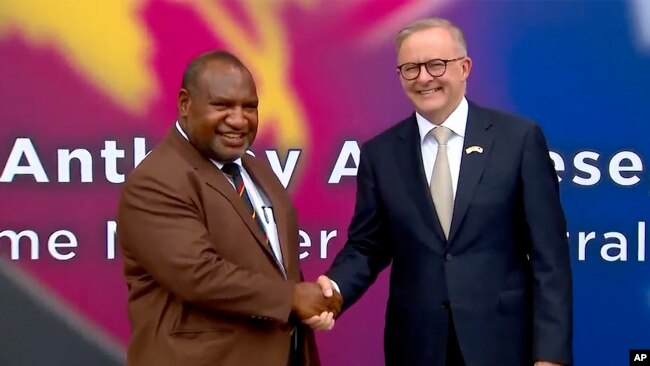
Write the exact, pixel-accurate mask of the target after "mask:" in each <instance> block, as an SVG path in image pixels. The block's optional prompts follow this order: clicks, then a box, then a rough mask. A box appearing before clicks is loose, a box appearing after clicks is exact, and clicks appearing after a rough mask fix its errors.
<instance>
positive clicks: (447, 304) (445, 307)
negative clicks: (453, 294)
mask: <svg viewBox="0 0 650 366" xmlns="http://www.w3.org/2000/svg"><path fill="white" fill-rule="evenodd" d="M440 305H441V306H442V308H443V309H445V310H449V308H450V306H449V301H447V300H445V301H443V302H441V303H440Z"/></svg>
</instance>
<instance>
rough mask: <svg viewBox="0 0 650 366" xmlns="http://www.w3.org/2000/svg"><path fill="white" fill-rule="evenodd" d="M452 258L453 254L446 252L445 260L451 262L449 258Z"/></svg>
mask: <svg viewBox="0 0 650 366" xmlns="http://www.w3.org/2000/svg"><path fill="white" fill-rule="evenodd" d="M452 258H453V256H452V255H451V254H449V253H447V255H446V256H445V260H446V261H447V262H451V259H452Z"/></svg>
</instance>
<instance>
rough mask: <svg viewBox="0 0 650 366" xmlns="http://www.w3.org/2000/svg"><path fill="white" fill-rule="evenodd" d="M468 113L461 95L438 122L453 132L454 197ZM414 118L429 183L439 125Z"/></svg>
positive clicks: (449, 151)
mask: <svg viewBox="0 0 650 366" xmlns="http://www.w3.org/2000/svg"><path fill="white" fill-rule="evenodd" d="M468 113H469V104H468V103H467V99H465V97H463V100H461V101H460V104H459V105H458V107H456V109H454V111H453V112H451V114H450V115H449V117H448V118H447V119H446V120H445V121H444V122H442V123H441V124H440V126H445V127H447V128H448V129H450V130H451V132H453V133H452V134H451V136H449V140H447V158H448V159H449V169H450V173H451V184H452V191H453V196H454V199H455V198H456V188H457V187H458V175H459V174H460V159H461V158H462V157H463V143H464V142H465V128H466V127H467V115H468ZM415 120H416V121H417V123H418V131H419V132H420V144H421V147H422V165H424V172H425V174H426V175H427V182H428V183H429V185H431V174H432V173H433V164H434V163H435V161H436V156H437V155H438V141H436V139H435V137H433V136H432V135H431V134H430V133H429V132H431V130H433V129H434V128H438V127H439V126H437V125H435V124H433V123H431V122H429V120H427V119H426V118H424V117H423V116H422V115H420V114H419V113H417V112H416V113H415ZM331 282H332V287H334V289H335V290H336V291H338V292H341V291H340V289H339V285H338V284H337V283H336V282H334V281H331Z"/></svg>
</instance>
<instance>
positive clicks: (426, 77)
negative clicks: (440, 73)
mask: <svg viewBox="0 0 650 366" xmlns="http://www.w3.org/2000/svg"><path fill="white" fill-rule="evenodd" d="M416 80H417V81H420V82H423V83H426V82H428V81H431V80H433V76H431V74H429V71H427V67H426V65H424V64H422V65H420V75H418V78H417V79H416Z"/></svg>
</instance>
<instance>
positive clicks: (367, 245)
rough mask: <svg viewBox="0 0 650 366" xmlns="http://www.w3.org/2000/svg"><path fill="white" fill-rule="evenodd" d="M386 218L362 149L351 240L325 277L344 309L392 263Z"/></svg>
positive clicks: (372, 173)
mask: <svg viewBox="0 0 650 366" xmlns="http://www.w3.org/2000/svg"><path fill="white" fill-rule="evenodd" d="M387 239H388V238H387V235H386V225H385V220H384V214H383V212H382V208H381V205H380V200H379V193H378V189H377V186H376V177H375V176H374V172H373V168H372V164H371V161H370V159H369V156H368V153H367V151H366V150H365V149H364V148H362V149H361V157H360V162H359V169H358V171H357V196H356V204H355V209H354V215H353V217H352V221H351V223H350V227H349V229H348V240H347V242H346V243H345V245H344V247H343V249H341V251H340V252H339V253H338V254H337V255H336V258H335V259H334V262H333V264H332V267H331V268H330V269H329V270H328V271H327V272H326V275H327V276H328V277H329V278H331V279H332V280H334V281H335V282H336V283H337V285H338V287H339V289H340V290H341V295H342V296H343V299H344V304H343V305H344V308H348V307H350V306H351V305H352V304H354V303H355V302H356V301H357V300H358V299H359V298H360V297H361V296H362V295H363V293H364V292H365V291H366V290H367V289H368V287H370V285H372V284H373V283H374V282H375V280H376V279H377V276H378V275H379V273H380V272H381V271H382V270H383V269H384V268H386V267H387V266H388V265H389V264H390V262H391V258H392V256H391V251H390V250H389V246H388V240H387Z"/></svg>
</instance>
